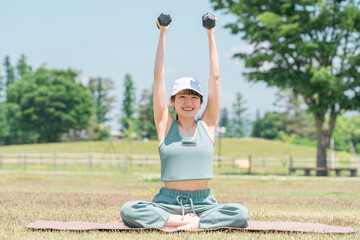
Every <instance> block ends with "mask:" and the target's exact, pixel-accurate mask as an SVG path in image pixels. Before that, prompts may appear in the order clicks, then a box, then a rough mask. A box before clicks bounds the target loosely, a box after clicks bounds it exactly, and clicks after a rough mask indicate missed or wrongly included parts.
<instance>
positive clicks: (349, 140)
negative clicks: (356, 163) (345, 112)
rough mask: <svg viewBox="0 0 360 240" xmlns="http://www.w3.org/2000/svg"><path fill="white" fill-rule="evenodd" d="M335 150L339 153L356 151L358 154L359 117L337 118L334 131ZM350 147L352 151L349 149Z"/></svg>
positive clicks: (359, 148) (359, 142)
mask: <svg viewBox="0 0 360 240" xmlns="http://www.w3.org/2000/svg"><path fill="white" fill-rule="evenodd" d="M333 136H334V143H335V149H336V150H339V151H348V152H350V151H351V150H356V151H357V152H358V153H360V115H357V116H354V117H349V118H347V117H344V116H341V117H339V119H338V121H337V123H336V127H335V130H334V134H333ZM351 145H352V146H353V147H354V149H351Z"/></svg>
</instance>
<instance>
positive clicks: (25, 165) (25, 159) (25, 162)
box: [24, 153, 27, 170]
mask: <svg viewBox="0 0 360 240" xmlns="http://www.w3.org/2000/svg"><path fill="white" fill-rule="evenodd" d="M26 168H27V156H26V153H24V170H26Z"/></svg>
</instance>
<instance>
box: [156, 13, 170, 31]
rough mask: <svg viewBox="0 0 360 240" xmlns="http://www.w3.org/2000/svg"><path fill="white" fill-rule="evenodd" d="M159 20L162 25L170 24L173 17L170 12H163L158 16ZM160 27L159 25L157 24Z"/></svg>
mask: <svg viewBox="0 0 360 240" xmlns="http://www.w3.org/2000/svg"><path fill="white" fill-rule="evenodd" d="M158 22H159V24H160V25H161V26H165V27H166V26H169V24H170V23H171V17H170V14H169V13H161V14H160V16H159V17H158ZM157 27H158V28H159V26H157Z"/></svg>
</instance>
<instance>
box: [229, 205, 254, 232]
mask: <svg viewBox="0 0 360 240" xmlns="http://www.w3.org/2000/svg"><path fill="white" fill-rule="evenodd" d="M224 208H226V209H228V210H229V211H231V212H233V218H234V226H237V227H241V228H246V227H247V226H248V224H249V211H248V210H247V208H246V207H244V206H243V205H241V204H238V203H227V204H225V206H224Z"/></svg>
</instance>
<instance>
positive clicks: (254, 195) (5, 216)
mask: <svg viewBox="0 0 360 240" xmlns="http://www.w3.org/2000/svg"><path fill="white" fill-rule="evenodd" d="M152 177H154V178H152ZM156 177H157V176H151V175H145V174H139V173H130V172H129V173H120V172H6V171H2V172H0V220H1V222H0V239H168V238H170V239H359V238H360V234H359V233H357V234H348V235H329V234H309V233H307V234H301V233H276V232H267V233H266V232H238V231H236V232H235V231H218V232H201V233H189V232H181V233H175V234H166V233H161V232H158V231H145V232H111V231H110V232H108V231H89V232H67V231H53V232H51V231H32V230H27V229H26V228H25V226H26V225H27V224H28V223H30V222H33V221H36V220H54V221H93V222H109V221H114V220H118V219H120V208H121V206H122V205H123V204H124V203H125V202H127V201H129V200H134V199H142V200H146V201H150V200H151V199H152V197H153V195H155V194H156V193H157V191H158V189H159V188H160V187H161V186H162V183H161V182H159V181H157V179H156ZM210 187H211V189H212V192H213V194H214V195H215V197H216V198H217V200H218V202H219V203H225V202H237V203H241V204H243V205H244V206H246V207H247V208H248V209H249V212H250V219H251V220H262V221H299V222H313V223H322V224H329V225H337V226H348V227H353V228H357V229H360V217H359V216H360V201H359V199H360V178H340V177H336V178H335V177H329V178H315V177H282V176H267V177H263V176H224V175H222V176H216V177H215V179H214V180H212V181H210Z"/></svg>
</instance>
